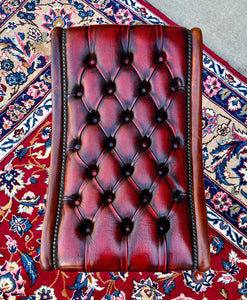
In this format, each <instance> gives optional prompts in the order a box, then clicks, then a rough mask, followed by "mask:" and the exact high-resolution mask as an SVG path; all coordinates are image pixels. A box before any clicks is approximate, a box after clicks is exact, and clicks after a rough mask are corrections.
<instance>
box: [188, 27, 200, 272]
mask: <svg viewBox="0 0 247 300" xmlns="http://www.w3.org/2000/svg"><path fill="white" fill-rule="evenodd" d="M187 32H188V79H187V86H188V88H187V111H188V124H187V125H188V142H187V144H188V152H187V157H188V188H189V202H190V212H191V223H192V243H193V267H194V269H197V267H198V249H197V232H196V218H195V207H194V197H193V179H192V155H191V153H192V147H191V143H192V141H191V138H192V133H191V130H192V129H191V72H192V70H191V59H192V57H191V55H192V37H191V31H190V30H187Z"/></svg>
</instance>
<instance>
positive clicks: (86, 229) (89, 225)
mask: <svg viewBox="0 0 247 300" xmlns="http://www.w3.org/2000/svg"><path fill="white" fill-rule="evenodd" d="M93 227H94V225H93V222H92V221H91V220H89V219H84V220H83V221H82V223H81V224H80V231H81V232H82V234H84V235H90V234H91V233H92V231H93Z"/></svg>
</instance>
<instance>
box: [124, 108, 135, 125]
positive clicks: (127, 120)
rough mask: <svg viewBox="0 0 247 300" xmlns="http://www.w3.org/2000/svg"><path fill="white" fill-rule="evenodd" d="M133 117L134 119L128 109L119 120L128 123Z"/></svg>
mask: <svg viewBox="0 0 247 300" xmlns="http://www.w3.org/2000/svg"><path fill="white" fill-rule="evenodd" d="M133 117H134V115H133V112H132V111H131V110H128V109H127V110H125V111H123V113H122V115H121V119H122V121H123V122H124V123H129V122H130V121H131V120H132V119H133Z"/></svg>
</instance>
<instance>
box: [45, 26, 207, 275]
mask: <svg viewBox="0 0 247 300" xmlns="http://www.w3.org/2000/svg"><path fill="white" fill-rule="evenodd" d="M192 42H193V39H192V36H191V33H190V31H188V30H186V29H185V28H180V27H177V28H175V27H168V26H158V25H157V26H144V25H142V26H133V27H129V26H113V25H105V26H89V27H80V28H71V29H69V30H62V29H56V30H55V32H54V33H53V87H54V92H53V97H54V99H53V101H54V102H55V101H56V102H59V103H60V104H58V103H54V107H53V109H54V110H53V114H55V115H56V114H58V116H54V119H53V120H54V122H53V125H54V130H55V131H54V133H53V148H52V149H53V150H54V149H55V147H56V148H59V149H60V150H56V151H57V153H56V154H55V155H56V156H53V161H52V167H51V168H52V170H51V176H50V183H49V197H48V198H51V199H48V208H47V209H49V210H50V211H52V210H55V212H53V217H52V218H49V220H48V217H47V216H46V221H45V228H44V230H43V237H42V239H43V241H42V247H43V252H44V253H45V252H46V253H48V254H43V258H42V260H43V266H44V268H45V269H52V268H57V267H58V268H60V269H72V270H73V269H76V270H84V271H87V272H90V271H120V270H121V271H128V270H129V271H167V270H174V269H190V268H193V267H200V264H201V267H202V269H203V268H207V267H208V242H207V232H206V231H207V229H205V230H204V231H205V232H206V233H204V234H203V236H204V237H203V238H202V240H200V239H199V241H203V243H204V246H203V247H204V248H205V249H206V250H205V251H204V254H205V256H204V258H200V257H199V261H203V263H201V262H199V263H198V256H200V255H201V252H200V251H199V254H198V247H200V245H198V244H199V241H198V239H197V235H198V234H199V233H198V226H196V213H197V212H195V211H194V209H195V203H194V201H195V200H194V198H193V170H192V164H193V159H192V157H191V156H192V150H193V151H194V150H195V151H196V152H195V153H193V155H195V156H197V155H199V154H198V153H199V151H200V149H199V148H195V147H194V146H193V144H192V132H191V109H192V108H193V107H191V102H190V101H191V86H190V82H191V76H192V75H191V67H192V65H191V64H192V62H191V59H192V54H191V51H192ZM57 51H58V52H59V53H60V54H58V53H57ZM56 55H57V57H54V56H56ZM57 70H58V71H59V72H56V71H57ZM198 86H200V83H198ZM61 99H63V101H62V100H61ZM197 101H199V99H197ZM56 107H57V108H58V110H57V111H56ZM197 118H198V117H197ZM198 120H199V119H198ZM196 126H197V127H198V126H200V124H199V125H198V124H196ZM55 127H56V128H59V129H55ZM61 127H62V128H61ZM56 134H58V135H57V136H56V137H55V135H56ZM197 138H198V139H200V136H198V137H197ZM193 147H194V148H193ZM54 151H55V150H54ZM56 151H55V152H56ZM199 156H200V155H199ZM198 164H199V168H201V161H200V157H199V161H198ZM196 168H197V166H196ZM56 171H57V172H58V174H59V176H58V174H57V173H56ZM55 173H56V174H55ZM54 178H55V179H54ZM198 180H199V185H200V188H199V190H200V191H201V195H200V197H201V198H202V199H203V182H202V177H200V178H198ZM51 181H53V183H51ZM57 183H59V184H58V185H57ZM196 185H198V183H197V184H196ZM59 186H60V187H59ZM54 190H56V191H55V192H54ZM197 197H198V196H197V195H196V197H195V198H197ZM54 198H55V199H56V200H55V203H56V204H49V202H51V201H54ZM52 205H54V207H55V206H56V207H55V208H52V207H51V206H52ZM200 205H201V206H202V212H203V213H202V215H203V214H204V216H203V217H202V216H200V220H199V221H198V222H201V221H202V219H203V220H204V222H206V219H205V203H204V202H203V200H202V201H201V204H200ZM47 214H51V215H52V213H51V212H49V213H47ZM54 214H55V215H56V216H54ZM205 224H206V223H205ZM205 226H206V225H205ZM48 227H49V229H48ZM47 231H48V232H47ZM51 235H52V236H51ZM46 236H49V237H48V238H47V237H46ZM48 240H49V243H51V244H52V246H50V248H49V249H50V250H49V249H48V250H47V249H46V250H45V248H46V247H47V241H48ZM49 251H50V252H49ZM46 255H47V256H49V261H48V260H47V256H46Z"/></svg>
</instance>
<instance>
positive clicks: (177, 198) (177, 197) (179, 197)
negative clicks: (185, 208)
mask: <svg viewBox="0 0 247 300" xmlns="http://www.w3.org/2000/svg"><path fill="white" fill-rule="evenodd" d="M172 197H173V201H174V202H177V203H179V202H181V201H182V200H183V196H182V195H181V192H180V191H178V190H176V191H174V192H173V193H172Z"/></svg>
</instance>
